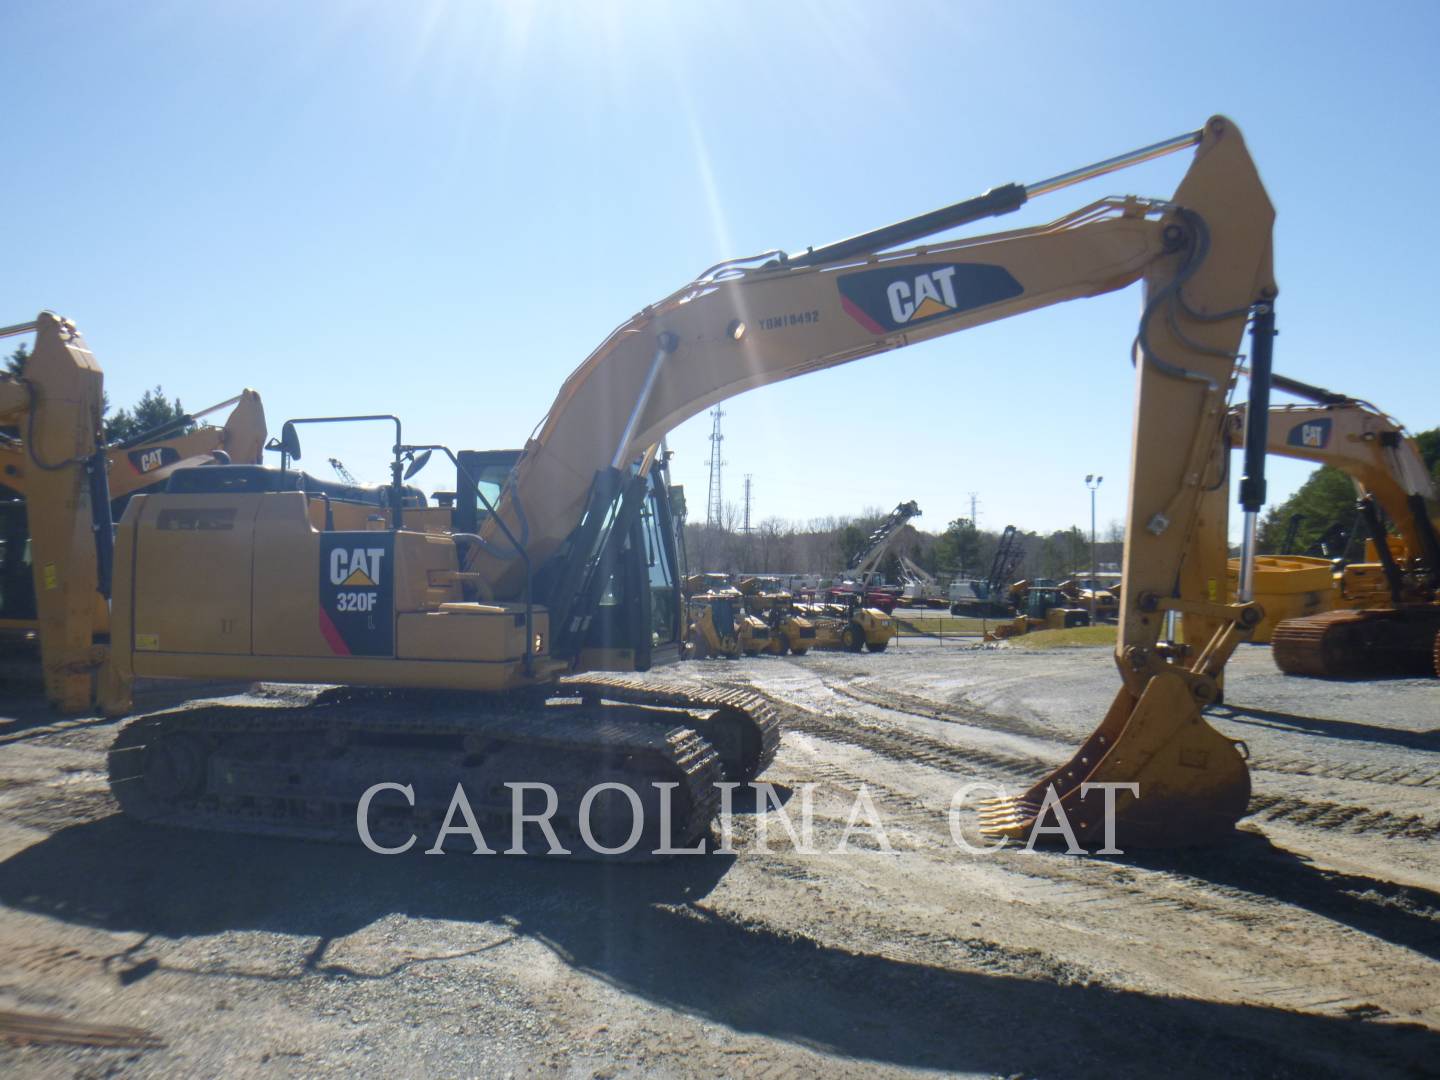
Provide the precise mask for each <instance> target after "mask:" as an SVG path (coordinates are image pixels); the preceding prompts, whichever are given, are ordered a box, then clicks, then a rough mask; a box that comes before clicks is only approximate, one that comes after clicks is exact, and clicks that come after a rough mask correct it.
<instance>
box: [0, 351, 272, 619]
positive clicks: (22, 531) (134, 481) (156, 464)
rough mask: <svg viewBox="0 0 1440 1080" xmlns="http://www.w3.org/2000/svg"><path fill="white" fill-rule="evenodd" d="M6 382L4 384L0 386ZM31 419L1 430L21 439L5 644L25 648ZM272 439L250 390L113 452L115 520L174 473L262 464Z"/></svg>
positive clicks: (10, 462)
mask: <svg viewBox="0 0 1440 1080" xmlns="http://www.w3.org/2000/svg"><path fill="white" fill-rule="evenodd" d="M35 327H36V324H34V323H25V324H21V325H20V326H16V327H7V328H4V329H0V338H3V337H7V336H14V335H18V334H22V333H30V332H32V330H33V329H34V328H35ZM4 379H5V377H4V376H0V380H4ZM8 381H10V382H11V383H12V385H13V388H14V390H15V391H17V392H19V393H21V394H23V393H24V388H25V384H24V382H21V381H17V380H8ZM26 400H28V396H27V398H26ZM227 408H228V409H230V410H231V412H230V415H229V417H228V418H227V419H226V421H225V423H224V424H223V425H222V426H220V427H215V426H214V425H211V424H197V422H198V421H200V420H202V419H204V418H205V417H207V416H211V415H213V414H215V413H218V412H220V411H221V410H222V409H227ZM33 415H34V414H33V412H32V410H31V409H30V408H29V407H28V406H22V407H20V408H18V409H15V410H14V411H12V412H11V413H10V414H9V415H7V416H5V417H3V418H0V423H3V426H4V427H5V428H7V429H9V430H10V431H13V432H14V433H15V434H14V435H13V436H12V435H7V434H3V433H0V639H10V640H25V639H28V638H30V637H33V635H34V634H35V633H37V632H38V630H39V619H38V617H37V609H36V600H35V580H34V571H33V567H32V566H31V544H30V528H29V521H28V515H27V513H26V502H25V496H26V490H27V476H29V475H30V474H31V473H33V472H34V471H35V470H36V469H37V468H38V467H37V466H35V465H34V463H33V462H32V461H31V459H30V455H29V454H28V453H27V452H26V447H25V440H24V437H23V433H24V432H25V430H26V429H27V428H29V427H30V426H31V423H32V420H33ZM186 429H189V430H186ZM266 434H267V432H266V428H265V409H264V406H263V405H262V404H261V401H260V395H259V394H257V393H256V392H255V391H254V390H249V389H247V390H244V391H242V392H241V393H239V394H237V395H236V396H234V397H232V398H229V399H228V400H226V401H222V402H220V403H219V404H216V405H212V406H210V407H209V408H207V409H200V410H198V411H196V412H193V413H186V414H185V415H183V416H181V417H179V418H177V419H175V420H172V421H171V422H169V423H167V424H165V425H163V426H160V427H157V428H155V429H153V430H151V431H147V432H143V433H141V434H139V435H136V436H133V437H131V438H129V439H126V440H124V441H122V442H117V443H112V444H109V445H107V446H106V447H105V457H106V488H107V490H108V494H109V499H110V513H111V516H112V517H114V518H118V517H119V516H120V514H121V513H123V512H124V509H125V504H126V503H127V502H128V501H129V499H130V496H131V495H134V494H136V493H138V492H143V491H150V490H156V489H159V488H161V487H163V486H164V485H165V483H166V482H167V481H168V480H169V478H170V475H171V474H172V473H174V472H175V470H176V469H182V468H192V467H195V466H199V465H208V464H236V465H258V464H260V461H261V456H262V450H263V448H264V445H265V438H266ZM94 606H95V625H94V632H95V633H96V634H97V635H103V634H104V633H105V632H107V631H108V629H109V608H108V605H107V604H106V603H105V598H104V597H103V596H101V595H100V594H98V593H97V594H96V597H95V605H94Z"/></svg>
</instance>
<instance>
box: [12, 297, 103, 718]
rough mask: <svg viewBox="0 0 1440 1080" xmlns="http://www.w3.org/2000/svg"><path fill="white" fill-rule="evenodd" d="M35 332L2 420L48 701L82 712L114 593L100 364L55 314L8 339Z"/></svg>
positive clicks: (42, 317) (25, 326)
mask: <svg viewBox="0 0 1440 1080" xmlns="http://www.w3.org/2000/svg"><path fill="white" fill-rule="evenodd" d="M30 331H34V333H35V346H34V350H33V351H32V352H31V354H30V357H29V359H28V360H27V361H26V363H25V371H24V374H23V376H21V377H20V378H19V379H14V380H6V381H5V382H4V383H3V384H0V416H9V417H12V418H13V419H14V421H15V422H16V423H17V425H18V426H19V427H20V430H21V433H22V438H23V439H24V442H25V453H26V454H27V456H28V459H29V460H28V465H29V466H30V467H31V470H30V471H31V481H30V483H29V485H28V488H27V490H26V500H27V503H28V513H29V525H30V536H31V545H32V550H33V551H34V552H35V564H34V577H35V600H36V607H37V610H38V614H39V617H40V618H39V625H40V643H41V650H42V651H41V663H42V667H43V671H44V678H45V695H46V697H47V698H48V699H49V700H50V701H51V702H52V703H53V704H54V705H55V706H56V707H57V708H59V709H61V710H64V711H68V712H79V711H82V710H84V709H85V708H87V707H88V706H89V704H90V702H91V700H92V692H91V688H92V685H93V681H94V676H95V671H96V669H97V668H98V667H99V666H100V651H99V650H98V649H97V648H96V647H95V645H94V642H93V635H92V627H93V625H94V611H95V604H96V594H97V593H105V592H108V589H109V581H108V574H109V565H110V558H109V551H108V546H109V544H110V542H111V535H110V522H109V514H110V495H109V491H108V487H107V485H106V466H105V455H104V451H103V449H102V440H101V438H100V414H101V409H102V398H103V394H102V390H101V374H100V368H99V365H98V364H97V363H96V362H95V358H94V357H93V356H92V355H91V353H90V350H89V349H88V348H87V347H86V345H85V341H84V339H83V338H82V337H81V336H80V334H79V332H78V331H77V330H76V329H75V327H74V326H73V325H72V324H71V323H69V322H67V321H66V320H64V319H62V318H60V317H59V316H57V315H54V314H51V313H50V312H43V313H42V314H41V315H40V316H39V317H38V318H37V319H36V320H35V321H34V322H32V323H25V324H22V325H19V326H13V327H6V328H5V329H4V330H0V336H11V335H14V334H20V333H28V332H30Z"/></svg>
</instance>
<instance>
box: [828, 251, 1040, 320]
mask: <svg viewBox="0 0 1440 1080" xmlns="http://www.w3.org/2000/svg"><path fill="white" fill-rule="evenodd" d="M839 289H840V305H841V307H843V308H844V309H845V313H846V314H847V315H849V316H850V317H851V318H852V319H854V320H855V321H856V322H858V323H859V324H860V325H861V326H863V327H865V329H866V330H868V331H870V332H871V333H872V334H885V333H890V332H892V331H895V330H902V329H908V328H909V327H912V326H918V325H919V324H921V323H928V322H932V321H933V320H935V319H943V318H946V317H947V316H950V315H956V314H959V313H960V312H962V311H971V310H974V309H975V308H981V307H985V306H987V305H989V304H998V303H1000V302H1001V301H1002V300H1010V299H1013V298H1014V297H1017V296H1019V295H1020V294H1021V293H1023V292H1024V291H1025V289H1024V287H1023V286H1022V285H1021V284H1020V283H1019V282H1018V281H1016V280H1015V278H1014V277H1013V276H1012V275H1011V274H1010V271H1008V270H1006V269H1005V268H1004V267H1003V266H992V265H990V264H988V263H921V264H918V265H917V264H914V263H912V264H910V265H908V266H903V267H894V268H881V269H878V270H861V271H858V272H856V273H854V274H842V275H841V276H840V278H839Z"/></svg>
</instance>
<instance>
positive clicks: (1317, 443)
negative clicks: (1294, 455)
mask: <svg viewBox="0 0 1440 1080" xmlns="http://www.w3.org/2000/svg"><path fill="white" fill-rule="evenodd" d="M1285 442H1286V443H1288V444H1289V445H1290V446H1303V447H1305V448H1306V449H1307V450H1324V449H1325V447H1327V446H1329V445H1330V420H1329V419H1328V418H1327V419H1321V420H1307V421H1305V423H1303V424H1296V425H1295V426H1294V427H1293V428H1291V429H1290V434H1289V435H1288V436H1286V438H1285Z"/></svg>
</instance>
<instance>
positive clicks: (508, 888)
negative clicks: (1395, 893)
mask: <svg viewBox="0 0 1440 1080" xmlns="http://www.w3.org/2000/svg"><path fill="white" fill-rule="evenodd" d="M731 864H732V863H731V859H729V858H723V857H719V856H714V855H711V856H696V857H692V858H677V859H674V860H672V861H670V862H667V863H662V864H651V865H640V866H633V865H632V866H604V865H597V864H594V863H590V864H585V863H575V862H564V863H560V862H545V861H544V860H542V859H508V858H502V857H493V858H483V857H482V858H477V857H474V856H469V855H450V856H448V857H444V858H435V857H426V856H423V855H416V856H402V857H396V858H384V857H380V856H374V855H370V854H368V853H366V852H364V851H360V850H353V849H350V848H341V847H327V846H322V845H315V844H304V843H298V842H291V841H265V840H258V839H252V838H246V837H232V836H221V835H206V834H201V833H188V832H183V831H171V830H161V829H155V828H148V827H144V826H140V825H136V824H133V823H131V822H128V821H126V820H124V819H122V818H120V817H118V816H115V817H110V818H106V819H103V820H101V821H96V822H91V823H89V824H84V825H75V826H72V827H70V828H67V829H64V830H62V831H60V832H58V833H56V834H55V835H53V836H51V837H49V838H48V839H46V840H44V841H41V842H40V843H37V844H35V845H34V846H32V847H30V848H28V849H26V850H25V851H23V852H20V853H19V854H17V855H15V856H13V857H12V858H10V859H9V860H7V861H6V862H5V863H3V864H0V900H3V902H4V903H5V904H7V905H9V906H11V907H15V908H20V909H23V910H27V911H32V912H38V913H42V914H45V915H48V916H51V917H53V918H57V919H61V920H64V921H68V922H73V923H82V924H86V925H92V926H97V927H101V928H104V929H106V930H111V931H121V932H141V933H144V934H147V935H151V939H149V940H147V941H146V942H143V943H141V945H142V946H143V947H144V948H145V950H147V951H149V952H150V953H151V954H153V955H154V956H155V957H158V959H159V963H158V964H156V965H154V967H152V968H151V970H156V969H158V970H162V971H163V970H170V971H173V970H174V969H166V968H164V952H165V949H164V941H163V939H164V938H178V937H185V936H190V935H204V934H212V933H219V932H222V931H231V930H235V931H244V930H262V931H272V932H276V933H281V934H291V935H300V936H316V937H318V938H319V939H320V943H319V944H318V945H317V946H316V948H315V949H314V950H313V951H312V953H311V956H310V958H309V959H308V960H306V961H305V962H304V963H303V964H300V965H297V968H296V970H295V972H294V973H293V975H292V976H290V977H291V978H293V979H296V980H300V979H305V978H312V979H313V978H326V977H330V976H335V975H347V976H350V977H356V976H357V974H358V977H360V978H371V979H376V980H377V981H378V984H379V985H383V983H384V980H385V979H386V978H388V977H390V976H391V975H392V974H393V973H394V972H396V971H400V970H403V966H404V965H403V964H397V966H396V967H395V968H394V969H391V971H390V972H382V973H380V974H379V975H374V974H371V975H365V974H363V973H354V972H351V971H349V970H348V969H344V968H337V967H333V966H327V965H326V964H325V963H324V951H325V949H326V947H327V945H328V943H329V942H331V941H334V940H336V939H338V938H341V937H343V936H345V935H347V934H350V933H353V932H355V931H357V930H359V929H360V928H362V927H365V926H367V925H369V924H370V923H372V922H374V921H375V920H377V919H380V918H383V917H385V916H387V915H391V914H396V913H398V914H402V915H407V916H413V917H418V918H438V919H447V920H458V921H470V922H474V923H477V924H481V923H483V924H491V925H498V926H506V927H509V928H511V929H512V930H513V931H514V933H516V934H518V935H523V936H528V937H530V938H532V939H534V940H536V941H539V942H541V943H543V944H544V945H545V946H547V947H548V948H550V949H551V950H553V951H554V952H555V954H556V955H557V956H559V957H561V958H562V959H563V960H564V961H565V962H566V963H567V964H569V965H571V966H572V967H574V968H575V969H577V970H580V971H583V972H586V973H589V974H591V975H593V976H594V977H596V978H599V979H602V980H604V981H605V982H607V983H609V984H611V985H613V986H615V987H617V988H618V989H620V990H621V991H623V992H625V993H628V994H633V995H636V996H638V997H640V998H643V999H645V1000H648V1001H651V1002H654V1003H656V1004H659V1005H662V1006H665V1007H669V1008H673V1009H676V1010H679V1011H681V1012H683V1013H687V1014H690V1015H694V1016H698V1017H702V1018H705V1019H707V1020H711V1021H714V1022H716V1023H720V1024H724V1025H727V1026H728V1027H731V1028H733V1029H735V1030H737V1031H741V1032H747V1033H753V1034H757V1035H763V1036H769V1037H773V1038H777V1039H784V1040H788V1041H791V1042H793V1043H796V1044H800V1045H804V1046H808V1047H813V1048H815V1049H819V1050H822V1051H826V1052H830V1053H837V1054H843V1055H846V1056H849V1057H853V1058H858V1059H862V1060H867V1061H875V1062H888V1063H893V1064H896V1065H902V1066H912V1067H925V1068H935V1069H945V1070H952V1071H966V1072H970V1071H974V1072H981V1073H998V1074H1002V1075H1006V1074H1012V1073H1017V1072H1021V1073H1026V1074H1034V1073H1038V1074H1050V1075H1065V1076H1075V1075H1096V1076H1100V1075H1106V1076H1108V1075H1113V1073H1114V1071H1115V1068H1116V1066H1117V1064H1119V1065H1120V1066H1121V1067H1122V1071H1124V1072H1126V1073H1128V1074H1131V1075H1145V1074H1153V1075H1166V1076H1174V1075H1195V1076H1211V1075H1214V1074H1216V1073H1219V1072H1234V1073H1238V1074H1242V1075H1265V1076H1292V1075H1293V1076H1307V1077H1308V1076H1315V1075H1317V1074H1322V1073H1337V1074H1350V1075H1356V1074H1361V1073H1363V1074H1364V1075H1369V1076H1374V1075H1379V1074H1384V1073H1387V1072H1391V1073H1405V1072H1409V1071H1413V1070H1415V1069H1418V1068H1422V1067H1429V1066H1428V1065H1424V1064H1423V1063H1430V1064H1433V1063H1434V1062H1435V1061H1436V1060H1440V1032H1436V1031H1433V1030H1430V1029H1428V1028H1424V1027H1420V1026H1418V1025H1413V1024H1409V1025H1395V1024H1380V1023H1374V1022H1371V1021H1366V1020H1358V1019H1356V1020H1350V1019H1338V1018H1332V1017H1325V1016H1315V1015H1307V1014H1303V1013H1296V1012H1291V1011H1287V1010H1283V1009H1276V1008H1266V1007H1258V1006H1249V1005H1233V1004H1221V1003H1217V1002H1211V1001H1197V1000H1188V999H1179V998H1165V997H1157V996H1152V995H1148V994H1143V993H1137V992H1132V991H1117V990H1110V989H1105V988H1100V987H1095V986H1087V985H1081V984H1059V983H1054V982H1045V981H1041V980H1037V979H1027V978H1018V977H1015V976H1012V975H1002V974H987V973H983V972H976V971H973V970H972V971H955V970H951V969H948V968H941V967H933V966H927V965H924V964H918V963H911V962H906V961H901V960H894V959H889V958H886V957H883V956H877V955H871V954H857V953H852V952H849V951H846V950H844V949H841V948H835V947H831V946H825V945H820V944H818V943H816V942H815V941H814V940H811V939H809V938H805V937H795V936H792V935H785V934H778V933H776V932H774V931H773V930H770V929H768V928H766V927H765V926H764V925H763V924H762V923H761V922H760V913H757V918H756V921H755V922H754V923H750V922H739V921H735V920H733V919H729V918H724V917H721V916H718V915H716V914H714V913H713V912H710V911H708V910H706V909H705V908H703V907H699V906H697V905H696V902H697V901H699V900H701V899H702V898H703V897H705V896H706V895H707V894H708V893H709V892H710V891H711V890H712V889H714V887H715V886H716V885H717V884H718V882H719V881H720V879H721V878H722V877H723V876H724V874H725V873H726V871H727V870H728V869H729V868H730V866H731ZM839 929H840V928H837V931H838V930H839ZM486 937H487V940H488V939H491V938H493V934H487V935H486ZM954 947H955V950H956V952H955V955H954V960H955V961H956V962H957V963H964V962H965V961H966V959H967V957H968V956H969V954H968V953H967V952H966V951H965V947H964V945H963V944H960V943H957V944H956V945H955V946H954ZM140 951H141V946H136V947H133V948H132V949H131V950H129V952H130V954H132V955H134V956H135V958H136V959H138V958H139V957H138V955H137V954H138V953H139V952H140ZM476 951H477V952H480V951H483V950H482V949H477V950H476ZM397 959H401V958H397ZM145 963H149V961H145ZM147 973H148V972H147ZM204 974H208V975H214V974H224V972H223V971H217V972H206V973H204ZM234 975H236V976H239V977H243V973H240V972H236V973H234ZM121 977H122V978H123V976H121ZM141 977H143V976H141ZM171 977H183V976H181V975H179V974H178V973H177V974H172V976H171ZM265 977H266V978H274V976H265ZM117 992H123V991H119V990H118V988H117ZM477 996H478V993H477Z"/></svg>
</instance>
